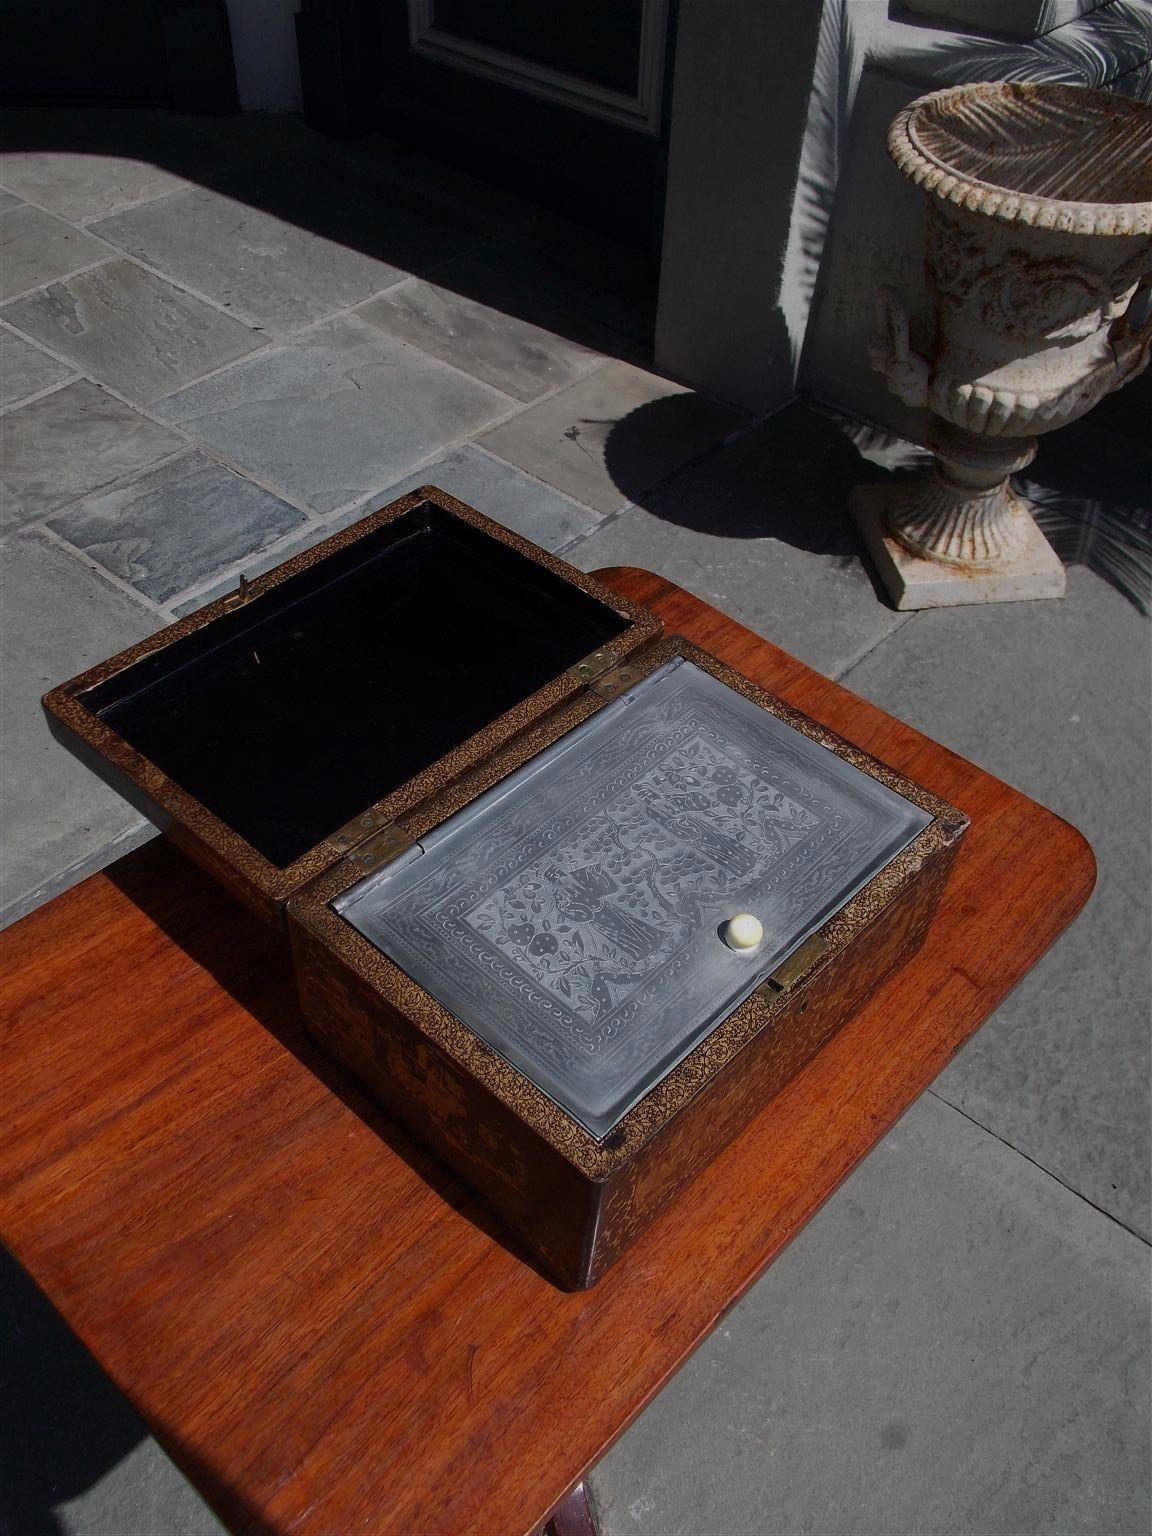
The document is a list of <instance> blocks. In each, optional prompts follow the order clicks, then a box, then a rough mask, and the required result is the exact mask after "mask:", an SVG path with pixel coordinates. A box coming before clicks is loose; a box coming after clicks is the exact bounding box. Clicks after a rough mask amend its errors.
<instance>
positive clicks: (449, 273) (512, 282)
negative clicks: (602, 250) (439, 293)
mask: <svg viewBox="0 0 1152 1536" xmlns="http://www.w3.org/2000/svg"><path fill="white" fill-rule="evenodd" d="M597 270H598V268H597V266H596V264H595V262H594V260H593V261H591V262H590V264H589V267H588V271H589V272H595V271H597ZM433 277H434V278H435V281H436V283H437V284H438V285H439V286H440V287H441V288H447V289H450V290H451V291H452V292H453V293H459V294H462V295H464V296H465V297H466V298H469V299H472V300H473V301H474V302H475V303H478V304H483V305H485V306H486V307H487V308H488V309H494V310H496V311H498V312H499V313H500V314H503V315H509V316H513V317H515V318H516V319H518V320H523V321H524V322H526V323H527V324H529V325H534V326H537V327H538V328H539V329H540V330H544V331H549V332H551V333H553V334H554V335H556V336H563V337H564V338H565V339H566V340H568V341H571V342H577V343H579V344H580V345H582V346H586V347H591V348H593V349H594V350H595V351H598V352H604V353H607V354H608V355H609V356H612V357H625V356H627V357H629V358H632V357H633V354H635V353H637V352H638V350H639V349H640V345H641V338H647V337H648V335H649V331H650V326H649V321H648V316H647V309H646V307H645V304H644V303H643V302H642V301H641V300H639V299H637V300H636V301H635V302H633V301H632V300H631V298H630V297H629V296H627V295H626V296H625V297H623V298H620V299H619V300H618V301H617V302H612V301H611V300H610V299H605V297H604V295H602V294H599V293H596V292H591V293H590V292H589V291H588V290H587V289H586V288H585V287H584V286H583V284H582V283H581V282H580V281H578V280H577V278H576V277H575V276H573V277H572V278H568V277H566V276H565V275H564V274H563V273H555V274H552V275H551V278H550V277H549V274H547V273H546V272H542V271H540V270H538V269H535V268H533V267H532V266H531V265H529V266H527V268H526V267H525V264H524V262H523V260H522V259H521V256H520V254H519V250H518V241H515V240H514V241H510V242H506V243H504V244H502V245H497V246H491V247H488V248H487V249H484V250H480V251H475V252H473V253H472V254H471V255H469V256H461V257H459V258H457V259H456V260H454V261H448V262H445V263H444V265H443V266H439V267H437V268H436V269H435V272H434V273H433ZM604 316H607V317H608V318H607V319H605V318H604ZM613 321H614V322H615V325H613V324H612V322H613Z"/></svg>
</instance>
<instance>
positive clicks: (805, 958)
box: [767, 933, 828, 992]
mask: <svg viewBox="0 0 1152 1536" xmlns="http://www.w3.org/2000/svg"><path fill="white" fill-rule="evenodd" d="M827 948H828V941H827V939H824V938H822V937H821V936H820V934H818V933H814V934H813V935H812V937H811V938H810V939H805V941H804V943H803V944H801V946H800V948H799V949H794V950H793V951H792V953H791V954H790V955H789V956H788V958H787V960H784V961H782V962H781V964H779V965H778V966H777V967H776V969H775V970H774V971H773V972H772V974H771V976H769V978H768V982H767V985H768V986H769V987H770V988H771V990H772V991H773V992H787V991H788V989H789V987H793V986H795V985H796V983H797V982H798V981H799V980H800V978H801V976H806V975H807V974H808V972H809V971H810V970H811V969H812V967H813V966H814V965H815V964H816V962H817V960H819V958H820V956H821V955H822V954H823V953H824V951H825V950H826V949H827Z"/></svg>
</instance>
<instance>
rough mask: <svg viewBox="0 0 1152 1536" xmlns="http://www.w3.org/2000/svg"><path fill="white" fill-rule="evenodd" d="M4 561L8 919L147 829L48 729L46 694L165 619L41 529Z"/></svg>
mask: <svg viewBox="0 0 1152 1536" xmlns="http://www.w3.org/2000/svg"><path fill="white" fill-rule="evenodd" d="M0 566H2V571H3V605H2V606H3V613H4V645H3V648H2V651H0V697H2V702H0V719H2V720H3V738H4V815H3V818H0V853H2V857H0V870H2V873H0V924H4V923H8V922H11V921H12V919H13V918H15V917H17V916H19V915H20V914H21V913H23V912H26V911H29V910H31V908H32V907H34V906H38V905H39V904H40V902H41V901H46V900H47V899H48V897H49V896H53V895H55V894H56V892H57V891H60V890H63V889H65V888H66V887H67V886H69V885H73V884H75V882H76V881H77V880H79V879H82V878H83V877H84V876H85V875H88V874H91V873H92V872H93V871H94V870H96V869H101V868H103V866H104V865H105V864H108V863H110V862H111V861H112V860H113V859H115V858H117V857H118V856H119V855H120V854H121V853H126V852H127V851H128V849H129V848H130V847H132V846H134V844H135V843H136V842H139V841H142V840H143V838H144V837H145V836H147V835H149V832H148V829H147V828H146V826H145V823H144V821H143V818H142V817H141V816H140V815H139V813H138V812H136V811H134V810H133V809H132V808H131V806H129V805H128V804H127V802H126V801H124V800H122V799H121V798H120V796H119V795H117V794H116V793H115V792H114V791H113V790H111V789H107V788H105V786H104V785H103V783H101V781H100V780H99V779H97V778H96V776H95V774H93V773H92V772H91V771H90V770H89V769H87V768H85V767H82V766H81V764H80V763H79V762H78V761H77V760H76V759H75V758H74V757H73V756H72V755H71V753H70V752H67V751H65V749H64V748H63V747H62V746H61V745H60V744H59V743H58V742H57V741H55V740H54V738H53V737H52V736H51V735H50V734H49V731H48V725H47V722H46V720H45V718H44V714H43V711H42V710H41V708H40V698H41V695H42V694H44V693H46V692H47V690H48V689H49V688H52V687H54V686H55V685H56V684H57V683H61V682H64V681H65V679H67V678H69V677H72V676H74V675H75V673H77V672H79V671H81V670H82V669H83V668H84V667H89V666H94V665H95V663H96V662H98V661H103V660H104V658H105V657H106V656H111V655H112V654H114V653H115V652H116V651H119V650H122V649H123V647H124V646H126V645H131V644H132V642H133V641H134V640H139V639H141V638H142V637H143V636H144V635H147V634H150V633H151V632H152V631H153V630H154V629H155V628H156V627H157V626H158V624H159V622H160V621H159V619H158V618H157V616H156V615H155V614H153V613H151V612H150V611H149V610H148V609H146V608H145V607H143V605H137V604H136V603H135V602H134V601H133V600H132V598H130V597H128V596H126V595H125V594H124V593H122V592H119V591H117V590H116V589H115V588H113V587H112V586H110V585H109V584H108V583H106V582H103V581H101V580H100V579H99V578H98V577H95V576H93V574H92V573H91V572H90V571H88V570H86V569H85V568H84V567H83V566H82V565H80V564H79V562H78V561H77V560H75V559H74V558H73V557H72V556H70V555H68V554H67V553H66V552H65V551H63V550H61V549H60V548H59V546H58V545H56V544H54V543H52V542H50V541H49V540H48V539H47V538H46V537H45V536H44V535H43V534H41V533H38V532H36V531H34V530H31V529H29V530H27V531H26V532H23V533H19V534H14V535H12V536H11V537H10V538H9V539H8V540H6V542H5V546H4V551H3V560H2V561H0Z"/></svg>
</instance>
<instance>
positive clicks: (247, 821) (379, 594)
mask: <svg viewBox="0 0 1152 1536" xmlns="http://www.w3.org/2000/svg"><path fill="white" fill-rule="evenodd" d="M627 625H628V621H627V620H626V619H624V618H623V617H621V615H620V614H618V613H616V612H615V611H614V610H613V609H611V608H609V607H608V606H607V605H606V604H603V603H600V602H598V601H596V599H595V598H592V597H589V596H588V595H587V594H585V593H583V592H581V591H580V590H579V589H578V588H576V587H573V586H572V585H571V584H570V583H568V582H566V581H564V580H563V579H561V578H560V577H559V576H556V575H553V574H552V572H550V571H548V570H546V569H545V568H544V567H543V566H540V565H537V564H536V562H535V561H533V560H530V559H528V558H526V557H525V556H524V555H521V554H519V553H518V552H517V551H515V550H513V549H510V548H509V547H508V546H507V545H504V544H502V543H500V542H498V541H497V540H495V539H492V538H490V537H488V536H487V535H485V534H483V533H481V532H480V531H479V530H477V529H475V528H473V527H472V526H471V525H470V524H468V523H465V522H463V521H461V520H460V519H458V518H455V517H453V516H452V515H451V513H448V512H445V511H443V510H442V509H441V508H439V507H435V506H432V505H431V504H427V503H426V504H424V505H422V506H419V507H416V508H414V509H413V510H412V511H411V512H408V513H405V514H404V516H403V517H400V518H397V519H396V520H395V521H394V522H392V523H389V524H386V525H385V526H384V527H382V528H380V529H377V530H376V531H375V532H374V533H372V534H368V535H365V537H363V538H361V539H359V540H356V541H355V542H354V543H353V544H351V545H348V546H346V547H345V548H343V549H342V550H339V551H338V552H337V553H336V554H334V555H331V556H329V557H328V558H326V559H325V560H322V561H319V562H317V563H316V564H315V565H313V566H311V567H309V568H308V569H307V570H305V571H302V572H301V573H300V574H299V575H297V576H294V577H292V578H291V579H290V580H288V581H286V582H282V583H280V584H279V585H278V586H276V587H274V588H273V589H272V590H271V591H270V592H268V593H266V594H263V595H262V596H259V597H255V598H253V599H252V600H251V601H250V602H248V603H247V604H246V605H244V606H243V607H241V608H238V609H236V610H234V611H233V612H231V613H229V614H227V615H225V616H224V617H222V618H220V619H218V620H216V621H215V622H214V623H212V624H208V625H205V626H204V627H203V628H202V629H200V630H197V631H196V632H195V633H194V634H191V635H186V636H185V637H184V638H183V639H181V640H178V641H175V642H174V643H173V644H172V645H169V646H166V647H164V648H163V649H162V650H159V651H157V652H155V653H153V654H152V655H151V656H149V657H147V658H145V659H144V660H143V661H140V662H137V663H136V664H135V665H134V666H132V667H129V668H126V669H125V670H124V671H123V672H119V673H117V674H116V675H115V676H114V677H111V678H109V679H108V680H107V681H106V682H104V683H101V684H100V685H99V686H98V687H96V688H93V689H90V690H89V691H88V692H87V693H86V694H84V695H83V696H82V697H83V701H84V703H85V704H86V705H87V707H88V708H89V709H91V710H93V711H94V712H95V713H96V714H98V715H99V717H100V718H101V719H102V720H103V721H105V722H106V723H107V724H108V725H109V726H111V727H112V728H113V729H114V730H115V731H117V732H118V733H119V734H120V735H121V736H123V737H124V738H125V740H127V741H128V742H129V743H130V744H131V745H132V746H133V747H135V748H136V750H137V751H139V752H142V753H143V754H144V756H145V757H147V758H149V759H150V760H151V761H152V762H153V763H155V764H156V765H157V766H158V767H159V768H161V769H162V770H163V771H164V772H165V773H166V774H167V775H168V776H169V777H170V778H171V779H173V780H174V781H175V782H176V783H177V784H179V785H180V786H181V787H182V788H184V789H185V790H187V791H188V792H189V793H190V794H192V795H194V796H195V797H196V798H197V799H198V800H199V801H201V802H202V803H203V804H204V805H205V806H207V807H208V809H209V810H211V811H212V812H213V813H214V814H215V815H216V816H218V817H219V818H220V819H221V820H222V821H224V822H225V823H227V825H228V826H230V827H232V828H233V829H234V830H235V831H237V832H239V833H240V835H241V836H242V837H244V838H245V839H246V840H247V841H248V842H249V843H251V844H252V845H253V847H255V848H256V849H258V850H259V852H260V853H262V854H263V855H264V856H265V857H266V858H268V859H269V860H271V862H272V863H274V864H276V865H278V866H280V867H281V868H283V867H284V866H285V865H287V864H290V863H291V862H292V861H293V860H294V859H297V858H299V857H300V856H301V855H302V854H303V853H306V852H307V851H308V849H310V848H313V847H315V846H316V844H317V843H320V842H322V841H323V840H324V838H326V837H328V836H330V835H331V834H332V833H333V832H335V831H336V830H337V829H338V828H340V827H341V826H343V825H344V823H345V822H347V821H350V820H351V819H352V817H354V816H356V815H357V814H358V813H359V812H361V811H363V810H365V809H366V808H367V807H368V806H370V805H372V804H373V803H374V802H375V801H377V800H379V799H382V798H383V797H384V796H385V795H387V794H389V793H390V792H391V791H392V790H394V789H396V788H397V787H398V786H399V785H401V784H403V783H404V782H405V781H406V780H407V779H409V778H411V777H412V776H413V775H414V774H416V773H419V772H420V770H421V769H423V768H425V767H427V766H428V765H429V764H430V763H433V762H435V761H436V760H437V759H438V758H440V757H442V756H443V755H444V754H445V753H446V752H448V751H450V750H451V749H452V748H453V747H454V746H456V745H458V744H459V743H460V742H462V741H465V740H467V738H468V737H469V736H472V735H473V734H475V732H476V731H478V730H480V729H481V728H482V727H483V726H485V725H487V724H489V723H490V722H491V721H493V720H495V719H496V718H497V717H498V716H500V715H501V714H503V713H504V712H505V711H506V710H508V709H510V708H512V707H513V706H514V705H515V704H517V703H519V702H520V700H522V699H524V698H526V697H527V696H528V695H529V694H532V693H534V692H535V691H536V690H537V689H538V688H541V687H543V686H544V684H545V683H547V682H549V681H550V680H551V679H552V678H554V677H557V676H559V674H561V673H562V672H563V671H564V670H565V669H566V668H568V667H570V666H572V665H573V664H574V663H575V662H577V661H579V660H580V658H581V657H583V656H586V655H587V654H588V653H589V652H590V651H594V650H596V649H597V647H599V646H601V645H605V644H607V643H609V642H610V641H611V640H612V638H613V637H614V636H616V635H618V634H620V633H621V632H622V631H623V630H624V629H626V628H627Z"/></svg>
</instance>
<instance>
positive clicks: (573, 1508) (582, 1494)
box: [543, 1483, 600, 1536]
mask: <svg viewBox="0 0 1152 1536" xmlns="http://www.w3.org/2000/svg"><path fill="white" fill-rule="evenodd" d="M543 1536H600V1532H599V1530H598V1529H597V1526H596V1521H595V1520H594V1519H593V1517H592V1506H591V1504H590V1503H589V1502H588V1490H587V1489H586V1488H585V1487H584V1484H583V1483H577V1484H576V1486H575V1488H573V1490H572V1492H571V1493H569V1494H568V1495H566V1497H565V1498H563V1499H561V1500H560V1503H559V1504H557V1506H556V1508H555V1509H554V1510H553V1511H552V1513H551V1515H550V1516H549V1517H548V1520H547V1521H546V1522H545V1525H544V1531H543Z"/></svg>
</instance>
